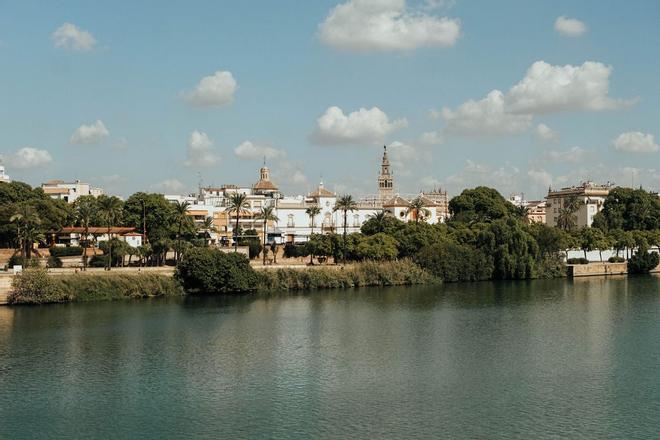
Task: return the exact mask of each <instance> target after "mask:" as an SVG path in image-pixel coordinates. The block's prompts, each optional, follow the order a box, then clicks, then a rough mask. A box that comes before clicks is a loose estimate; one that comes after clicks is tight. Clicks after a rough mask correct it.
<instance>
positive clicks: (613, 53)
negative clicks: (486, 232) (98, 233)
mask: <svg viewBox="0 0 660 440" xmlns="http://www.w3.org/2000/svg"><path fill="white" fill-rule="evenodd" d="M3 3H4V4H3V5H2V11H3V12H2V14H0V65H1V66H2V69H1V70H0V78H1V81H0V96H2V103H3V105H1V106H0V133H2V135H1V137H0V153H1V154H2V156H3V160H4V162H5V165H6V166H7V171H8V173H9V174H10V175H11V177H12V178H14V179H18V180H24V181H27V182H29V183H31V184H34V185H36V184H39V183H40V182H42V181H44V180H46V179H50V178H62V179H67V180H68V179H74V178H79V179H83V180H88V181H90V182H92V183H95V184H98V185H101V186H103V187H105V188H106V189H107V190H108V191H109V192H112V193H116V194H121V195H128V194H130V193H132V192H135V191H138V190H149V191H161V192H167V193H172V192H188V191H192V190H194V189H195V188H196V186H197V182H198V180H199V178H200V177H199V176H201V178H202V179H203V182H204V183H205V184H222V183H237V184H250V183H252V182H254V181H255V180H256V177H257V171H258V168H259V166H260V165H261V162H262V161H263V159H262V157H263V156H264V155H266V156H268V164H269V166H270V168H271V169H272V177H273V180H274V181H275V182H276V183H278V184H279V185H280V186H281V187H282V189H284V190H285V192H287V193H303V192H305V191H307V190H309V189H311V188H312V187H313V186H315V185H316V184H317V183H318V181H319V179H320V176H323V180H324V182H325V183H326V186H327V187H329V188H331V189H335V190H337V191H340V192H350V193H353V194H355V195H365V194H369V193H374V192H375V191H376V185H375V183H376V175H377V172H378V165H379V160H380V154H381V151H382V145H383V144H385V143H386V144H388V145H389V146H390V150H391V154H392V156H393V161H394V172H395V176H396V185H397V190H398V191H399V192H401V193H415V192H417V191H419V190H420V189H423V188H426V189H428V188H429V187H432V186H441V187H445V188H447V189H448V190H449V192H450V194H456V193H458V192H459V191H460V190H461V189H462V188H464V187H470V186H475V185H479V184H485V185H490V186H494V187H496V188H497V189H499V190H500V191H501V192H502V193H504V194H505V195H508V193H510V192H513V191H522V192H525V194H526V195H527V196H528V197H541V196H543V195H544V193H545V191H547V187H548V186H549V185H552V186H553V187H558V186H566V185H569V184H573V183H579V182H580V181H581V180H585V179H592V180H596V181H606V180H614V181H616V182H617V183H619V184H625V185H630V184H631V181H632V182H634V184H635V185H640V184H643V185H644V186H645V187H647V188H651V189H655V190H658V189H659V187H660V152H658V149H659V147H658V144H659V143H660V130H659V129H658V122H657V121H659V120H660V83H659V82H658V78H659V77H660V57H658V56H657V48H658V47H660V28H658V26H657V23H658V22H660V3H658V2H655V1H636V2H621V1H616V2H615V1H581V2H575V1H547V2H540V1H529V0H526V1H523V0H520V1H514V0H510V1H497V2H495V1H493V2H491V1H468V0H455V1H448V0H444V1H438V0H435V1H408V2H405V1H403V0H352V1H341V2H337V1H314V2H300V1H280V2H270V1H264V2H221V1H187V2H184V1H180V2H175V1H171V2H156V1H141V2H119V1H115V2H105V3H101V2H84V1H57V2H55V1H53V2H32V1H22V2H3ZM560 17H564V19H559V18H560ZM558 19H559V20H558ZM585 63H586V64H585ZM223 72H224V73H223ZM204 78H207V79H206V80H205V79H204ZM494 90H497V91H499V92H496V93H492V91H494ZM470 101H472V102H470ZM360 109H363V110H362V111H361V110H360ZM443 109H444V110H443ZM97 121H99V122H97ZM539 124H544V126H543V127H542V128H541V129H539ZM239 146H240V148H239Z"/></svg>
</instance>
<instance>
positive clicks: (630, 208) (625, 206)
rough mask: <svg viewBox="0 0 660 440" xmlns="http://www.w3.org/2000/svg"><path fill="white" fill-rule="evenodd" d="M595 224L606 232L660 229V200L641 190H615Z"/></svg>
mask: <svg viewBox="0 0 660 440" xmlns="http://www.w3.org/2000/svg"><path fill="white" fill-rule="evenodd" d="M594 222H595V224H596V226H597V227H599V228H600V229H602V230H604V231H607V230H610V229H623V230H624V231H633V230H645V231H648V230H654V229H660V198H658V196H657V195H655V194H652V193H650V192H648V191H645V190H643V189H641V188H640V189H632V188H614V189H613V190H611V191H610V193H609V195H608V196H607V198H606V199H605V204H604V205H603V210H602V211H601V212H599V213H598V214H596V215H595V216H594Z"/></svg>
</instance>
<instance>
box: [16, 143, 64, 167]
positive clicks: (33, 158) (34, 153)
mask: <svg viewBox="0 0 660 440" xmlns="http://www.w3.org/2000/svg"><path fill="white" fill-rule="evenodd" d="M5 160H6V162H7V165H9V166H10V167H13V168H17V169H28V168H38V167H41V166H44V165H48V164H49V163H51V162H52V161H53V157H52V156H51V155H50V153H49V152H48V151H46V150H40V149H39V148H34V147H23V148H21V149H19V150H18V151H16V152H15V153H12V154H10V155H9V156H7V157H6V158H5Z"/></svg>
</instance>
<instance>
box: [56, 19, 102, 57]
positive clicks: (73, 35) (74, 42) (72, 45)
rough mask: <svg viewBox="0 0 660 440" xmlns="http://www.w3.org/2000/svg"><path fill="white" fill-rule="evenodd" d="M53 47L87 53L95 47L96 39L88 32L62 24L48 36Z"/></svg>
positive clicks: (74, 26) (69, 24)
mask: <svg viewBox="0 0 660 440" xmlns="http://www.w3.org/2000/svg"><path fill="white" fill-rule="evenodd" d="M50 37H51V38H52V40H53V43H54V44H55V47H58V48H61V49H69V50H78V51H83V52H84V51H89V50H92V49H94V46H96V39H95V38H94V36H93V35H92V34H91V33H89V32H88V31H86V30H84V29H81V28H79V27H78V26H76V25H74V24H71V23H64V24H63V25H62V26H60V27H58V28H57V29H55V32H53V34H52V35H51V36H50Z"/></svg>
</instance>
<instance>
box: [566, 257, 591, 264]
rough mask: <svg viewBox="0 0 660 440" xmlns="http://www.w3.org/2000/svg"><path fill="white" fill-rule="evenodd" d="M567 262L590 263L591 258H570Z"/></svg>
mask: <svg viewBox="0 0 660 440" xmlns="http://www.w3.org/2000/svg"><path fill="white" fill-rule="evenodd" d="M566 264H589V260H587V259H586V258H584V257H580V258H569V259H568V260H566Z"/></svg>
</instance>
